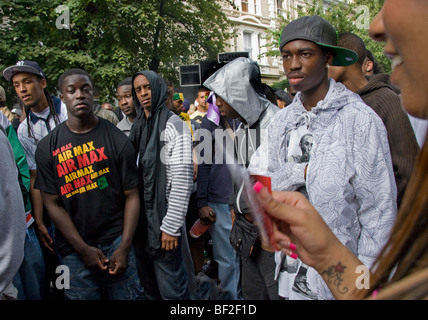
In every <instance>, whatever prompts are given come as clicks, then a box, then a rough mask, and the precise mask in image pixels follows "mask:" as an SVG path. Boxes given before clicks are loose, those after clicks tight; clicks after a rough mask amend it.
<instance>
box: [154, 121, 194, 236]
mask: <svg viewBox="0 0 428 320" xmlns="http://www.w3.org/2000/svg"><path fill="white" fill-rule="evenodd" d="M172 118H175V117H171V118H170V120H169V121H168V123H167V126H166V129H165V136H164V140H165V146H164V150H163V151H164V157H162V156H161V159H163V161H165V165H166V186H167V203H168V207H167V213H166V215H165V217H164V219H163V220H162V225H161V228H160V229H161V231H163V232H166V233H168V234H169V235H172V236H180V234H181V232H180V230H181V227H182V226H183V225H184V220H185V217H186V214H187V207H188V204H189V199H190V194H191V192H192V187H193V160H192V136H191V133H190V131H189V128H188V127H187V126H186V124H185V123H184V121H182V120H181V119H180V118H178V117H177V118H175V119H178V120H179V121H180V122H178V121H175V122H174V121H171V119H172Z"/></svg>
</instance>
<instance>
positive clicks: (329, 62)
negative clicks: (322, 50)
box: [325, 51, 334, 68]
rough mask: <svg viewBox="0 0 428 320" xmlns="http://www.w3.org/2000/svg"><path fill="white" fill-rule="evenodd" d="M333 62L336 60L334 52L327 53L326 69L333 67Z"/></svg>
mask: <svg viewBox="0 0 428 320" xmlns="http://www.w3.org/2000/svg"><path fill="white" fill-rule="evenodd" d="M333 60H334V52H333V51H329V52H327V55H326V57H325V66H326V68H328V67H329V66H331V65H332V64H333Z"/></svg>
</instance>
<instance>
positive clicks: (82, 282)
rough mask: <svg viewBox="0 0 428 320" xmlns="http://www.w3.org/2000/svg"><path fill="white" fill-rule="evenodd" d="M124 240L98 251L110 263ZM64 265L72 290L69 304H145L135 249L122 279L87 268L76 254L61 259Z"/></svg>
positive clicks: (120, 238)
mask: <svg viewBox="0 0 428 320" xmlns="http://www.w3.org/2000/svg"><path fill="white" fill-rule="evenodd" d="M121 241H122V236H119V237H118V238H116V239H115V240H114V241H113V242H111V243H108V244H102V245H98V246H97V247H98V248H99V249H100V250H101V251H102V252H103V253H104V255H105V256H106V258H107V259H110V257H111V255H112V254H113V253H114V252H115V251H116V249H117V248H118V247H119V245H120V243H121ZM61 264H62V265H65V266H67V267H68V268H69V271H70V288H69V289H65V291H64V294H65V299H68V300H142V299H144V298H143V287H142V286H141V284H140V279H139V277H138V272H137V264H136V259H135V252H134V249H133V248H131V250H130V251H129V255H128V267H127V268H126V270H125V271H124V272H123V273H122V274H120V275H110V274H109V273H108V270H107V271H100V270H99V269H98V268H89V267H87V266H86V265H85V264H84V262H83V261H82V259H81V258H80V256H79V255H78V254H77V253H75V252H74V253H71V254H69V255H66V256H64V257H61Z"/></svg>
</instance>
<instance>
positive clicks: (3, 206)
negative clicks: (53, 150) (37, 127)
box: [0, 126, 27, 299]
mask: <svg viewBox="0 0 428 320" xmlns="http://www.w3.org/2000/svg"><path fill="white" fill-rule="evenodd" d="M0 159H1V160H0V172H1V174H0V299H1V294H2V293H3V292H4V291H5V290H6V288H7V287H8V286H9V284H10V283H11V282H12V279H13V277H14V276H15V274H16V272H17V271H18V269H19V267H20V265H21V262H22V259H23V257H24V241H25V231H26V229H27V227H26V224H25V208H24V201H23V199H22V194H21V188H20V186H19V182H18V169H17V167H16V164H15V160H14V157H13V153H12V147H11V146H10V143H9V141H8V140H7V137H6V134H5V131H4V129H3V127H2V126H0Z"/></svg>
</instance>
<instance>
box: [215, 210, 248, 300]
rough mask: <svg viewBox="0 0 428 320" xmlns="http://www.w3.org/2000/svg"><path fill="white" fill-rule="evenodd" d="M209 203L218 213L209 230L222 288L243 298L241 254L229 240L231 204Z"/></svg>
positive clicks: (234, 296)
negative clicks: (240, 281)
mask: <svg viewBox="0 0 428 320" xmlns="http://www.w3.org/2000/svg"><path fill="white" fill-rule="evenodd" d="M208 205H209V206H210V207H211V208H212V209H213V211H214V212H215V213H216V222H215V223H212V224H210V229H209V230H210V234H211V238H212V241H213V255H214V260H215V261H216V262H217V263H218V278H219V280H220V288H222V289H223V290H226V291H228V292H229V295H230V297H231V298H232V299H234V300H236V299H242V297H241V289H240V285H239V278H240V261H239V256H238V254H237V252H236V250H235V249H233V248H232V245H231V244H230V240H229V238H230V230H231V229H232V216H231V213H230V210H229V205H228V204H225V203H214V202H209V203H208Z"/></svg>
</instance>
